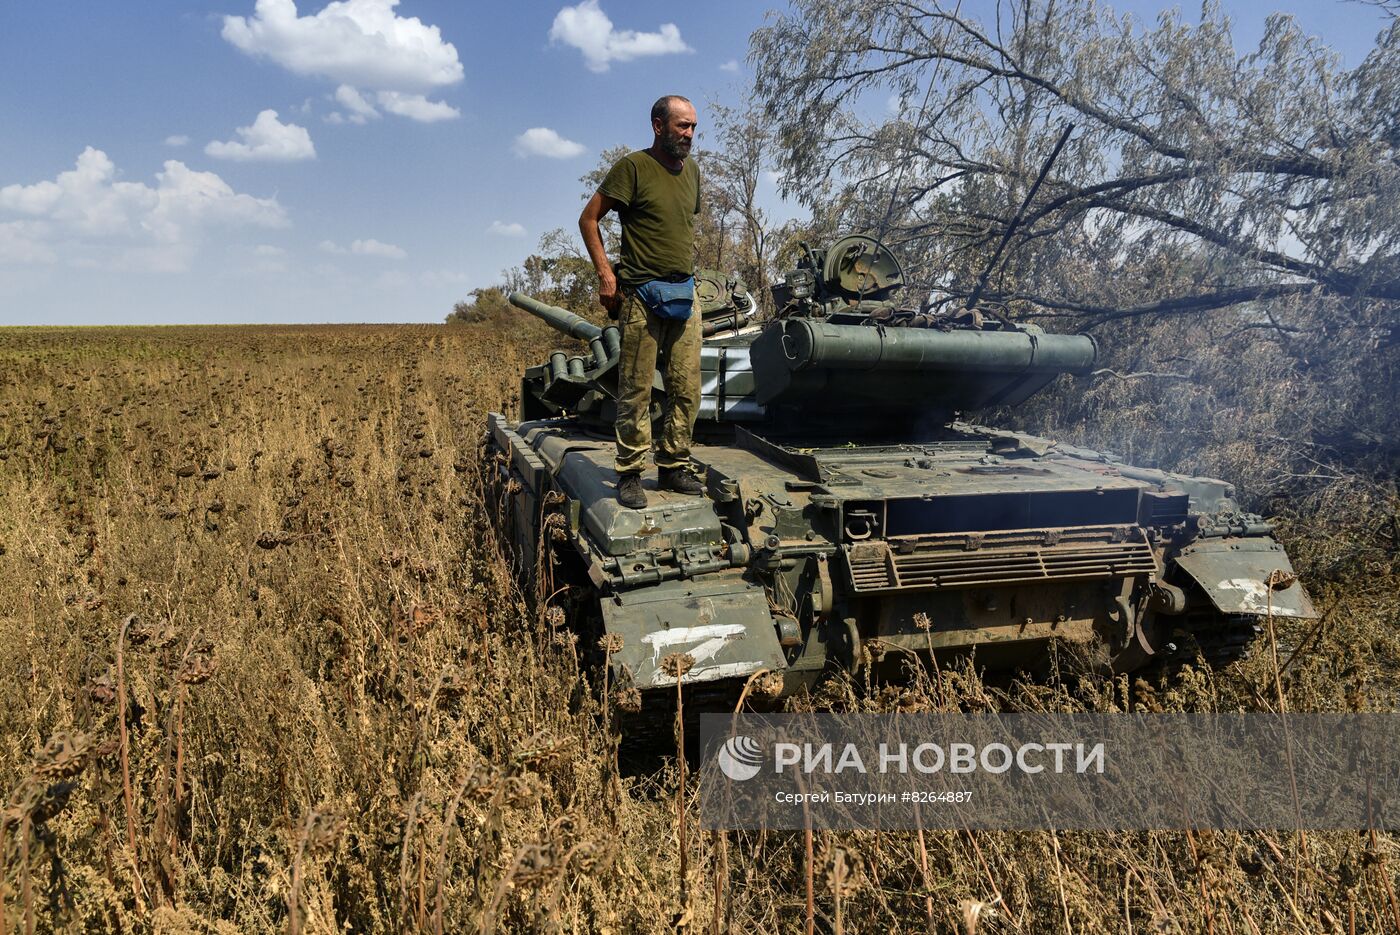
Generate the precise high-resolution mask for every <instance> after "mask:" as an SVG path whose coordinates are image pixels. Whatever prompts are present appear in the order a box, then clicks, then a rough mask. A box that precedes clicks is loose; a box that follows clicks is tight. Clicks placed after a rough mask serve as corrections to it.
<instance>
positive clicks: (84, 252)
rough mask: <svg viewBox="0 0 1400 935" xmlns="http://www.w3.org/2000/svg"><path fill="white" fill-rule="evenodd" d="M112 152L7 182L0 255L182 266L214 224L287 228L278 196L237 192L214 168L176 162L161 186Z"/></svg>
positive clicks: (160, 178)
mask: <svg viewBox="0 0 1400 935" xmlns="http://www.w3.org/2000/svg"><path fill="white" fill-rule="evenodd" d="M117 175H118V174H117V168H116V166H115V165H114V164H113V163H112V160H111V159H109V158H108V157H107V154H106V153H104V152H102V151H101V150H98V149H94V148H92V147H91V146H89V147H88V148H87V149H85V150H83V152H82V155H80V156H79V157H78V159H77V163H76V164H75V166H74V168H73V169H71V170H68V171H66V172H60V173H59V174H58V175H57V176H56V177H55V178H54V179H53V180H51V181H42V182H36V183H35V184H33V185H7V186H5V187H3V188H0V214H3V213H4V212H9V213H12V214H19V215H23V216H25V220H21V221H11V222H7V223H0V260H4V261H6V262H17V263H41V262H53V261H54V260H56V259H57V258H58V257H60V256H61V257H63V258H64V259H65V261H66V262H68V263H69V264H71V265H75V266H87V267H99V268H100V267H107V268H118V269H147V270H158V271H170V270H180V269H184V268H186V267H187V266H188V264H189V262H190V260H191V259H192V258H193V256H194V254H195V253H196V251H197V247H198V244H199V242H200V241H201V240H202V239H203V235H204V233H205V231H206V230H208V229H210V228H214V227H230V228H239V227H266V228H274V227H286V226H287V216H286V212H285V211H283V209H282V206H281V205H279V204H278V203H277V199H276V198H255V197H253V196H252V195H245V194H240V193H238V192H235V191H234V190H233V189H232V188H231V187H230V186H229V184H228V183H227V182H225V181H224V180H223V179H221V178H220V177H219V176H218V175H216V174H214V173H213V172H196V171H194V170H193V169H190V168H189V167H188V166H186V165H185V164H184V163H183V162H179V161H176V160H173V159H172V160H169V161H167V162H166V163H165V165H164V167H163V169H162V171H160V172H158V173H156V176H155V181H156V184H155V185H154V186H150V185H146V184H144V183H141V182H122V181H118V179H117Z"/></svg>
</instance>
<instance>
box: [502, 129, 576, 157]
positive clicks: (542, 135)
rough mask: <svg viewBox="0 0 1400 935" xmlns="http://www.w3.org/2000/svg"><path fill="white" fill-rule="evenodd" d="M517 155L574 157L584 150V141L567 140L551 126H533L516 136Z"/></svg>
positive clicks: (515, 147)
mask: <svg viewBox="0 0 1400 935" xmlns="http://www.w3.org/2000/svg"><path fill="white" fill-rule="evenodd" d="M513 149H514V150H515V154H516V155H517V156H521V157H524V156H546V157H548V158H550V159H572V158H573V157H575V156H581V155H583V152H584V149H585V147H584V145H583V144H582V143H575V142H574V141H573V140H566V139H564V138H563V137H562V136H560V135H559V134H558V133H555V132H554V131H553V130H551V129H549V127H531V128H530V129H529V130H526V131H525V132H524V133H522V134H520V135H519V136H517V137H516V138H515V146H514V147H513Z"/></svg>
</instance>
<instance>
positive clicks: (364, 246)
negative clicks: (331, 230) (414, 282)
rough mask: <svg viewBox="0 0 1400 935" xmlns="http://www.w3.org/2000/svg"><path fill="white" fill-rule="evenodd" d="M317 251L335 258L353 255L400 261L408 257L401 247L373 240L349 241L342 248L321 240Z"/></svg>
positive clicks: (334, 243) (332, 241)
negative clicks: (346, 245) (348, 244)
mask: <svg viewBox="0 0 1400 935" xmlns="http://www.w3.org/2000/svg"><path fill="white" fill-rule="evenodd" d="M317 249H319V250H320V251H321V252H322V253H330V254H334V255H336V256H344V255H346V254H351V253H353V254H355V255H356V256H377V257H383V258H384V259H387V260H402V259H403V258H404V257H406V256H408V251H406V250H404V248H403V247H397V246H395V245H393V244H391V243H383V242H382V241H378V240H375V239H373V238H369V239H367V240H354V241H351V242H350V246H348V247H342V246H341V245H340V244H338V243H336V242H335V241H334V240H323V241H321V242H320V243H319V244H317Z"/></svg>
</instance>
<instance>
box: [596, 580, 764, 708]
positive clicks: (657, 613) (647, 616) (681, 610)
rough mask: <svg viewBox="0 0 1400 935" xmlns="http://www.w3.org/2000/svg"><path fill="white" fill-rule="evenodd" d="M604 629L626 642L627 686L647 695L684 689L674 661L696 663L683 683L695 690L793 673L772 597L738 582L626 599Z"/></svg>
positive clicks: (689, 584) (620, 656) (614, 602)
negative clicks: (672, 669)
mask: <svg viewBox="0 0 1400 935" xmlns="http://www.w3.org/2000/svg"><path fill="white" fill-rule="evenodd" d="M706 577H710V576H706ZM603 626H604V629H605V630H606V631H607V633H609V634H617V635H618V636H620V637H622V648H621V649H620V650H618V651H617V652H616V653H614V654H613V656H612V665H613V667H614V669H615V670H616V674H617V677H618V681H619V683H621V684H625V683H626V682H627V681H629V680H630V681H631V683H632V684H633V685H635V686H637V687H638V688H642V689H646V688H658V687H670V686H674V685H675V684H676V683H675V680H674V679H673V678H672V677H671V676H669V675H667V674H666V673H665V672H663V671H662V668H661V661H662V660H663V659H665V658H666V657H667V656H669V655H671V654H672V653H689V654H690V656H691V658H692V659H694V660H695V664H694V666H692V667H691V669H690V671H689V672H687V673H686V674H685V676H684V677H683V678H682V683H683V684H687V685H689V684H691V683H695V682H713V681H717V680H719V679H744V678H747V677H748V676H750V675H752V674H753V673H755V672H757V671H758V670H759V669H771V670H773V671H775V672H779V671H782V670H783V669H784V668H786V667H787V662H786V660H785V658H784V655H783V650H782V647H781V646H780V645H779V643H778V633H777V629H776V627H775V625H774V621H773V615H772V614H771V613H770V612H769V610H768V598H767V595H766V592H765V591H764V590H763V588H761V587H758V586H756V585H752V584H749V583H747V582H745V581H744V580H743V579H742V578H739V577H738V576H734V577H727V576H726V577H725V578H723V579H721V580H713V581H704V580H692V581H672V582H667V583H665V584H662V585H660V586H658V587H649V588H641V589H638V590H635V591H626V592H623V593H621V594H619V595H616V597H614V598H613V599H611V600H604V601H603ZM624 667H625V669H626V670H627V671H626V673H624V672H623V671H621V670H622V669H623V668H624ZM629 676H630V679H629Z"/></svg>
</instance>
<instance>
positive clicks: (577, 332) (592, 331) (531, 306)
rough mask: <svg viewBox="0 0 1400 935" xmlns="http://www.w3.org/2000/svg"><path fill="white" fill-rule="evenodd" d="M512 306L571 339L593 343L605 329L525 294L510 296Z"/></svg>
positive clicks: (514, 293)
mask: <svg viewBox="0 0 1400 935" xmlns="http://www.w3.org/2000/svg"><path fill="white" fill-rule="evenodd" d="M509 298H510V304H511V305H514V306H515V307H516V308H521V309H524V310H525V311H527V312H529V313H530V314H531V315H534V316H535V317H536V318H538V319H541V320H542V321H544V323H545V324H547V325H549V326H550V327H551V328H553V329H554V330H555V331H562V332H564V333H565V334H567V335H568V336H569V337H571V338H578V339H580V340H583V341H592V340H593V339H594V338H599V337H602V334H603V329H602V328H599V327H598V326H597V325H595V324H593V322H591V321H588V320H587V319H585V318H580V317H579V316H577V315H575V314H574V313H573V312H571V311H569V310H568V309H564V308H560V307H559V306H557V305H549V304H547V303H545V302H541V301H540V300H539V299H534V298H531V297H530V296H528V295H525V294H524V293H523V292H512V293H511V294H510V296H509Z"/></svg>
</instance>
